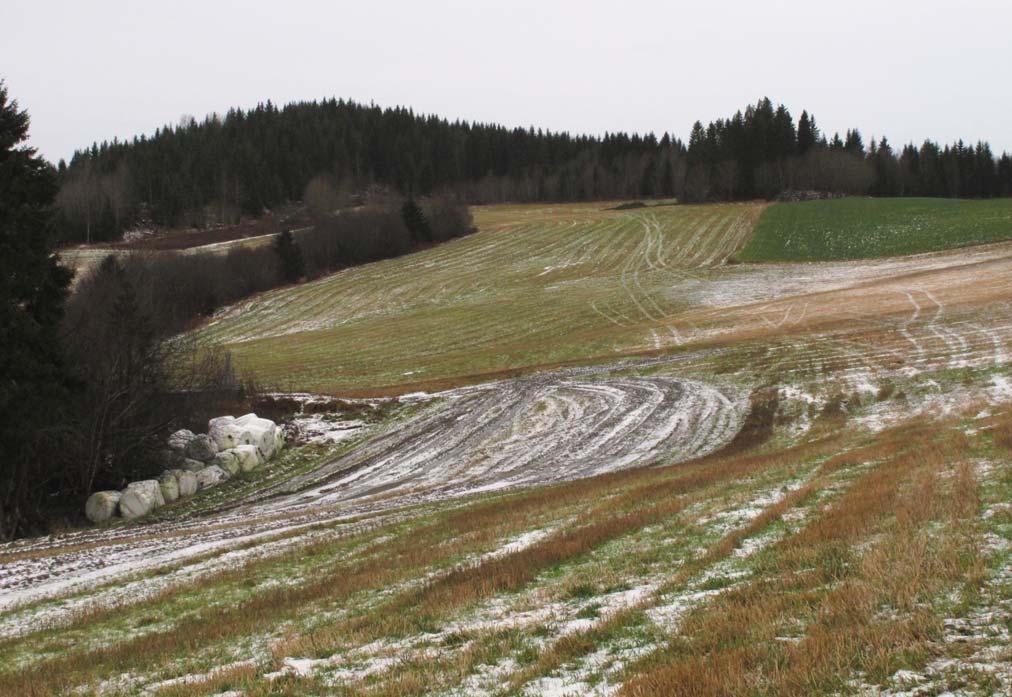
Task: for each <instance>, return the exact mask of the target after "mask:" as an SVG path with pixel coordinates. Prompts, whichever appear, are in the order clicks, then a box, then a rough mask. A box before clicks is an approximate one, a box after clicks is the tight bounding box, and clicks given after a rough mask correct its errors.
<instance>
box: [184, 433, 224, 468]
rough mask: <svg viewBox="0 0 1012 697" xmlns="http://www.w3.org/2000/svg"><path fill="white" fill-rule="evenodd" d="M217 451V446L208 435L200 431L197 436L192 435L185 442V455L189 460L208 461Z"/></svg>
mask: <svg viewBox="0 0 1012 697" xmlns="http://www.w3.org/2000/svg"><path fill="white" fill-rule="evenodd" d="M217 453H218V448H217V446H216V445H215V444H214V441H213V440H211V439H210V438H209V437H208V436H206V435H204V434H203V433H201V434H200V435H199V436H194V437H193V438H191V439H190V441H189V442H188V443H187V444H186V457H188V458H190V459H191V460H200V461H201V462H209V461H210V460H213V459H214V456H215V455H216V454H217Z"/></svg>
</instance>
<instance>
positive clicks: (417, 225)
mask: <svg viewBox="0 0 1012 697" xmlns="http://www.w3.org/2000/svg"><path fill="white" fill-rule="evenodd" d="M401 217H402V218H403V219H404V226H405V227H406V228H407V229H408V232H410V233H411V239H412V241H414V242H415V243H416V244H417V243H420V242H431V241H432V228H431V227H430V226H429V221H428V220H426V218H425V213H423V212H422V209H421V208H420V207H419V206H418V204H417V203H416V202H415V199H413V198H409V199H408V200H407V201H405V202H404V205H403V206H402V207H401Z"/></svg>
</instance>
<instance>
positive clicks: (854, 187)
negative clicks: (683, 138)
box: [681, 99, 1012, 201]
mask: <svg viewBox="0 0 1012 697" xmlns="http://www.w3.org/2000/svg"><path fill="white" fill-rule="evenodd" d="M685 157H686V175H685V179H684V182H683V188H682V193H681V195H682V198H683V199H685V200H691V201H703V200H713V199H718V200H738V199H751V198H757V197H759V198H774V197H776V196H778V195H780V194H782V193H783V192H785V191H791V190H814V191H823V192H830V193H837V194H853V195H857V194H870V195H874V196H944V197H965V198H991V197H995V196H1009V195H1012V158H1010V156H1009V155H1008V154H1004V155H1002V156H1001V157H1000V158H998V159H996V158H995V156H994V154H993V153H992V152H991V148H990V146H989V145H988V144H987V143H977V144H976V145H975V146H970V145H966V144H964V143H963V142H962V141H960V142H958V143H956V144H954V145H951V146H945V147H944V148H943V147H940V146H939V145H938V144H937V143H933V142H931V141H925V142H924V143H923V144H922V145H921V146H920V147H917V146H914V145H912V144H911V145H906V146H904V147H903V148H902V150H901V151H900V152H896V151H894V149H893V147H892V146H891V145H890V143H889V141H888V139H887V138H886V137H882V138H881V139H880V140H878V141H876V140H874V139H873V140H872V141H871V142H870V143H869V144H868V145H867V146H866V145H865V142H864V139H863V138H862V136H861V134H860V132H859V131H858V130H857V129H852V130H848V131H847V132H846V133H845V134H844V136H843V137H841V136H840V134H839V133H836V134H834V135H833V136H832V138H829V137H827V135H826V134H825V133H823V132H821V131H820V129H819V127H818V125H817V123H816V120H815V117H814V116H812V115H810V114H809V113H808V112H807V111H804V112H802V113H801V117H800V118H799V119H798V121H797V123H796V124H795V122H794V119H793V117H792V116H791V114H790V112H789V111H788V110H787V108H786V107H784V106H783V105H781V106H779V107H776V108H774V106H773V104H772V102H770V100H768V99H763V100H760V101H759V102H758V103H757V104H756V105H754V106H750V107H748V109H746V110H745V111H744V112H741V111H739V112H737V113H735V114H734V116H732V117H730V118H728V119H718V120H716V121H713V122H711V123H710V124H709V125H708V126H705V127H704V126H703V124H702V123H701V122H698V121H697V122H696V123H695V124H694V125H693V127H692V132H691V135H690V136H689V144H688V146H687V150H686V154H685Z"/></svg>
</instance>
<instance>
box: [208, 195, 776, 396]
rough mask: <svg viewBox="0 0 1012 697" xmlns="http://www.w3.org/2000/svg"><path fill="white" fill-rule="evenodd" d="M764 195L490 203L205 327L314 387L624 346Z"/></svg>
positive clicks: (695, 280)
mask: <svg viewBox="0 0 1012 697" xmlns="http://www.w3.org/2000/svg"><path fill="white" fill-rule="evenodd" d="M760 210H761V206H759V205H750V204H741V205H738V204H734V205H725V206H658V207H652V208H648V209H638V210H633V211H612V210H604V209H603V207H602V205H601V204H597V205H593V206H590V205H561V206H545V207H538V206H492V207H487V208H478V209H476V210H475V222H476V224H477V225H478V227H479V228H480V230H481V231H480V232H479V233H477V234H475V235H472V236H470V237H467V238H463V239H459V240H454V241H452V242H449V243H447V244H444V245H441V246H439V247H437V248H433V249H430V250H427V251H424V252H421V253H419V254H414V255H411V256H408V257H402V258H400V259H393V260H387V261H383V262H379V263H375V264H369V265H366V266H361V267H357V268H353V269H348V270H346V271H342V272H340V273H337V274H334V275H333V276H330V277H328V278H325V279H321V280H319V281H316V282H313V283H308V284H305V285H301V286H296V287H292V288H286V289H281V290H279V291H276V292H272V293H267V294H264V295H262V296H259V297H257V298H254V299H252V300H250V301H249V302H246V303H242V304H241V305H238V306H236V307H234V308H231V309H229V310H227V311H224V312H221V313H219V314H218V315H217V316H216V317H215V318H214V319H213V320H212V321H211V322H210V323H208V324H207V325H206V326H205V327H204V328H203V329H202V330H200V331H198V332H197V333H196V338H197V339H198V340H201V341H204V342H209V343H216V344H221V345H223V346H225V347H227V348H228V349H229V350H230V351H232V353H233V355H234V357H235V358H236V360H237V361H238V364H239V365H241V366H244V367H246V368H248V369H249V370H251V371H253V372H255V373H256V374H257V375H258V376H259V377H260V378H261V379H262V380H264V381H266V382H267V383H268V384H272V385H275V386H277V387H278V388H279V389H283V390H308V391H314V392H343V393H347V392H349V391H351V392H358V391H361V390H363V388H376V387H382V386H397V385H402V384H409V383H423V382H424V383H426V384H428V385H432V384H438V383H439V381H443V380H448V379H449V380H452V379H455V378H458V377H461V376H472V375H490V374H498V373H502V372H504V371H505V372H509V371H515V370H517V369H521V368H525V367H531V366H536V365H558V364H561V363H565V362H567V361H573V360H580V359H583V358H585V357H588V356H599V357H600V356H604V357H609V356H614V355H616V354H620V353H621V352H623V351H625V350H629V349H630V348H633V347H635V346H637V345H639V344H640V343H641V342H642V341H643V340H644V337H645V336H649V332H648V331H646V330H644V329H643V328H642V325H645V324H648V323H653V322H663V321H664V320H665V319H666V318H669V317H671V316H673V315H674V314H675V313H677V312H678V311H679V310H680V309H681V308H684V307H686V306H687V304H688V302H689V300H688V298H687V297H686V295H685V293H684V292H683V290H684V289H686V288H692V287H695V286H697V285H699V284H700V283H703V282H705V279H706V278H707V277H709V276H710V275H711V274H712V272H713V269H715V268H716V267H718V266H719V265H720V264H722V263H723V262H724V260H725V259H726V258H727V257H728V256H730V255H731V254H732V253H733V252H734V251H735V250H736V249H737V248H738V247H739V246H740V245H741V244H742V243H743V242H744V240H745V238H746V237H747V236H748V234H749V233H750V232H751V229H752V226H753V225H754V223H755V220H756V218H757V217H758V214H759V212H760ZM293 308H299V309H298V310H297V311H293Z"/></svg>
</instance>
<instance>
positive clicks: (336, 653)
mask: <svg viewBox="0 0 1012 697" xmlns="http://www.w3.org/2000/svg"><path fill="white" fill-rule="evenodd" d="M757 212H758V208H756V207H751V206H713V207H706V206H701V207H688V206H686V207H656V208H654V209H646V210H644V209H638V210H637V211H634V212H630V213H618V212H614V211H602V210H600V208H596V207H593V206H557V207H523V206H519V207H494V208H493V209H489V210H487V211H484V212H483V213H482V215H483V216H484V220H485V221H486V222H487V223H488V227H487V230H486V232H483V233H480V234H479V235H476V236H473V237H470V238H467V239H464V240H458V241H455V242H453V243H450V244H448V245H443V246H440V247H437V248H435V249H433V250H428V251H426V252H423V253H421V254H417V255H412V256H409V257H404V258H401V259H397V260H390V261H388V262H381V263H379V264H373V265H367V266H365V267H360V268H358V269H351V270H349V271H346V272H342V273H340V274H337V275H335V276H333V277H331V278H329V279H326V280H325V281H324V282H321V283H315V284H306V285H303V286H297V287H295V288H292V289H285V290H284V291H282V292H278V293H269V294H266V295H264V296H261V297H258V298H256V299H253V300H251V301H250V302H249V303H244V304H243V305H242V306H240V307H236V308H232V309H230V310H227V311H225V312H223V313H221V314H220V315H219V316H218V317H217V318H215V320H214V321H213V322H211V323H210V324H209V325H208V326H207V327H205V328H204V330H203V332H202V334H201V336H202V337H203V338H205V339H208V340H215V341H219V340H220V341H223V342H225V343H229V342H234V344H235V345H238V346H240V347H241V348H242V350H245V351H249V352H252V353H253V354H255V355H257V356H259V357H260V358H259V360H262V361H265V363H263V365H265V366H267V367H268V368H270V369H279V370H280V369H285V366H297V368H296V369H293V370H292V372H291V377H292V380H291V381H290V382H289V383H288V385H287V386H286V387H285V389H290V390H311V389H313V388H314V386H319V385H326V386H330V387H347V388H349V390H350V391H351V392H353V393H365V396H364V397H363V399H364V400H367V401H368V405H363V404H362V403H358V404H357V406H358V407H363V406H369V407H370V408H374V409H373V411H370V409H364V408H363V409H362V410H360V411H357V412H354V413H348V414H343V413H328V414H321V413H317V411H318V409H316V408H314V409H307V410H306V411H307V412H308V413H305V414H300V415H299V416H298V417H297V418H295V424H296V425H297V426H298V430H299V431H300V432H301V438H300V442H299V445H298V446H296V447H293V448H290V449H288V450H287V451H285V453H283V454H282V456H281V458H280V460H279V461H278V463H277V464H276V465H273V466H274V467H278V468H282V469H280V470H278V471H279V472H283V473H284V476H278V477H273V478H272V477H269V476H265V478H264V479H262V480H251V481H247V482H241V483H238V484H237V481H233V482H227V483H226V484H225V485H222V486H223V488H221V489H216V490H214V492H215V493H213V494H205V495H204V496H205V498H204V499H203V501H204V503H203V504H200V501H201V497H200V496H198V497H195V499H196V503H197V505H194V504H192V503H191V504H187V505H189V506H190V508H178V509H173V508H172V507H171V506H169V507H166V508H164V509H162V510H161V512H160V514H159V515H158V516H157V517H156V518H155V519H153V520H150V521H143V520H142V521H139V522H137V523H133V524H126V525H123V524H120V525H118V526H115V527H109V528H97V529H88V530H72V531H68V532H66V533H63V534H58V535H52V536H49V537H46V538H37V539H31V540H24V541H20V542H17V543H11V544H7V545H3V546H0V694H2V695H6V694H12V695H29V694H30V695H40V694H43V695H44V694H68V693H75V692H76V693H80V694H102V695H114V694H126V695H148V694H168V695H200V694H208V695H223V694H227V695H251V696H252V695H265V694H277V693H281V694H374V695H415V694H418V695H421V694H441V695H498V694H507V693H509V694H524V695H560V696H561V695H570V694H580V695H585V694H586V695H590V694H593V695H610V694H636V695H641V694H642V695H669V694H681V695H694V694H706V695H720V694H743V693H756V694H796V695H801V694H841V695H842V694H894V695H901V694H902V695H927V694H942V693H949V694H960V695H962V694H965V695H977V694H1012V668H1010V666H1012V652H1010V651H1009V649H1008V637H1009V627H1010V626H1012V625H1010V624H1009V623H1010V621H1012V619H1010V618H1012V610H1010V607H1012V605H1010V602H1012V577H1010V574H1009V571H1008V570H1009V569H1010V568H1012V503H1010V502H1012V365H1010V357H1012V245H1008V244H997V245H990V246H985V247H980V248H974V249H971V250H959V251H957V252H944V253H936V254H926V255H918V256H913V257H904V258H896V259H883V260H876V261H869V262H843V263H833V264H775V265H727V264H724V262H725V261H726V260H727V259H728V258H729V257H730V256H731V255H732V254H733V253H734V251H735V250H736V249H737V248H739V247H740V245H741V244H742V243H743V241H744V240H745V239H747V237H748V233H749V231H750V229H751V227H750V226H751V221H752V220H753V217H754V215H755V214H757ZM251 355H252V354H251ZM373 388H375V389H373ZM392 393H393V394H397V395H399V396H396V397H391V396H389V395H391V394H392ZM359 396H362V395H359ZM299 399H300V400H302V401H303V402H305V403H307V404H310V403H313V402H314V399H313V398H312V396H310V395H308V394H303V395H299ZM324 401H325V399H324V398H323V397H321V398H320V399H318V400H316V401H315V405H316V406H317V407H318V406H319V404H321V403H323V402H324ZM333 403H334V404H337V402H336V401H333ZM381 406H382V407H383V408H380V407H381ZM368 414H376V415H377V416H375V417H373V416H371V415H368ZM725 446H730V447H725ZM233 484H236V486H235V487H234V488H232V489H229V488H228V487H229V486H230V485H233ZM240 484H241V485H240ZM228 491H232V492H236V493H235V495H234V496H232V497H231V498H229V497H226V496H221V495H220V494H219V493H217V492H228ZM175 510H178V511H179V512H178V513H176V514H174V512H173V511H175Z"/></svg>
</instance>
